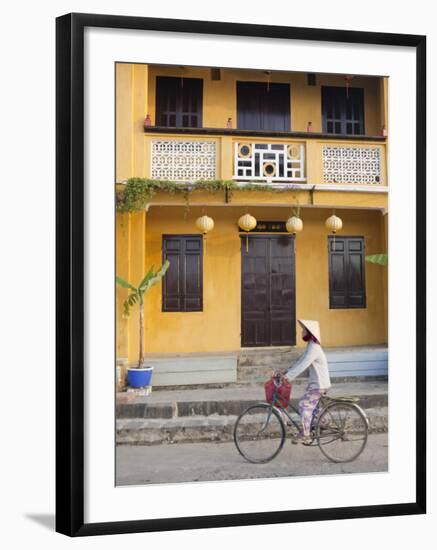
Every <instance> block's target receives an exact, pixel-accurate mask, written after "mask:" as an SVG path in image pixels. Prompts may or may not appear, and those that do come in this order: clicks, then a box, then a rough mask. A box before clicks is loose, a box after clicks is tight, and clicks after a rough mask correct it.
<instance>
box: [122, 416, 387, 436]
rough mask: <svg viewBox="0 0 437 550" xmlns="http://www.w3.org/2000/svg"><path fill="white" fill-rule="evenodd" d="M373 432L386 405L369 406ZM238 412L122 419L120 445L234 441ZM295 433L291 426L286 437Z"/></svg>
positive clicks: (379, 428)
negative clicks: (236, 413) (234, 413)
mask: <svg viewBox="0 0 437 550" xmlns="http://www.w3.org/2000/svg"><path fill="white" fill-rule="evenodd" d="M366 413H367V416H368V419H369V427H370V433H382V432H386V431H387V430H388V410H387V407H376V408H368V409H366ZM237 418H238V416H237V415H232V414H231V415H218V414H214V415H209V416H181V417H175V418H170V419H162V418H149V419H145V418H134V419H128V418H119V419H117V423H116V431H117V432H116V441H117V444H118V445H160V444H172V443H188V442H192V443H199V442H208V441H209V442H211V441H216V442H225V441H232V440H233V429H234V425H235V422H236V420H237ZM292 433H293V428H291V427H288V429H287V438H289V437H290V436H291V434H292Z"/></svg>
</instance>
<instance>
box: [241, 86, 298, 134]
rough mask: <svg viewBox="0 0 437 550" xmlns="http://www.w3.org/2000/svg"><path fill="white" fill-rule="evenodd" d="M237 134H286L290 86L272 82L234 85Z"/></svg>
mask: <svg viewBox="0 0 437 550" xmlns="http://www.w3.org/2000/svg"><path fill="white" fill-rule="evenodd" d="M237 126H238V128H239V129H240V130H271V131H278V132H289V131H290V86H289V85H288V84H283V83H278V82H272V83H270V85H269V86H268V87H267V83H266V82H237Z"/></svg>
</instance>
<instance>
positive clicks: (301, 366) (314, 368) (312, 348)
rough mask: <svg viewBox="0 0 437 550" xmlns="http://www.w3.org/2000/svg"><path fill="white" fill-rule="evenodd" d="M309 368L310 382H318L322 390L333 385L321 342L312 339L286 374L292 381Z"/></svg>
mask: <svg viewBox="0 0 437 550" xmlns="http://www.w3.org/2000/svg"><path fill="white" fill-rule="evenodd" d="M308 368H309V381H310V383H314V384H317V386H318V387H319V388H320V389H322V390H327V389H328V388H330V387H331V380H330V378H329V370H328V361H327V359H326V355H325V353H324V351H323V349H322V347H321V346H320V344H316V342H313V341H312V340H311V341H310V342H308V344H307V347H306V350H305V352H304V353H303V354H302V355H301V356H300V357H299V359H298V360H297V361H296V362H295V363H294V365H292V366H291V367H290V368H289V369H288V371H287V373H286V375H285V376H286V378H287V379H288V380H289V381H292V380H294V379H295V378H296V377H297V376H299V374H301V373H303V372H304V371H305V370H306V369H308Z"/></svg>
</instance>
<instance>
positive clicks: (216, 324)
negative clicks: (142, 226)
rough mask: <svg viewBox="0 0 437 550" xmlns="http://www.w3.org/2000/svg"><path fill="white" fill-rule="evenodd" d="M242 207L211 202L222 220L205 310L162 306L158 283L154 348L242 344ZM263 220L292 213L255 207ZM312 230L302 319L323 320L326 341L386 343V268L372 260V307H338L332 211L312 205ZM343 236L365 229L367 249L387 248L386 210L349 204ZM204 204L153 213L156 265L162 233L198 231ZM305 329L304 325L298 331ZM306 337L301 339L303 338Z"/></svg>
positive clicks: (300, 245)
mask: <svg viewBox="0 0 437 550" xmlns="http://www.w3.org/2000/svg"><path fill="white" fill-rule="evenodd" d="M245 212H246V210H245V209H244V208H242V207H228V208H219V207H212V208H209V209H208V211H207V213H208V215H209V216H212V217H213V218H214V221H215V228H214V230H213V231H212V232H211V233H209V234H208V236H207V244H206V252H205V257H204V275H203V284H204V310H203V312H189V313H185V312H162V311H161V309H162V306H161V292H162V290H161V287H155V288H153V289H152V290H151V292H150V293H149V295H148V299H147V306H146V351H147V352H148V353H188V352H211V351H231V350H237V349H239V348H240V325H241V252H240V238H239V235H238V231H237V226H236V221H237V219H238V217H239V216H241V215H242V214H244V213H245ZM250 212H251V214H253V215H254V216H255V217H256V218H257V219H260V220H284V219H285V218H286V217H287V215H288V212H287V210H286V209H284V208H266V207H259V208H256V207H253V208H251V209H250ZM301 214H302V218H303V220H304V231H303V232H302V233H301V234H299V235H298V237H297V242H296V313H297V317H298V318H299V317H300V318H309V319H313V318H314V319H318V320H319V321H320V323H321V330H322V335H323V343H324V345H325V346H353V345H366V344H382V343H385V342H386V321H385V307H384V302H385V300H384V286H383V283H382V277H381V273H382V272H383V270H384V269H385V268H383V267H381V266H374V265H369V264H366V288H367V307H366V308H365V309H353V310H352V309H350V310H330V309H329V291H328V289H329V286H328V285H329V280H328V249H327V232H326V230H325V227H324V222H325V219H326V218H327V217H328V216H329V215H330V214H331V211H330V210H324V209H320V210H319V209H304V210H302V212H301ZM338 214H339V215H341V217H342V219H343V223H344V231H342V233H341V234H343V235H363V236H364V237H365V240H366V253H367V254H372V253H377V252H380V251H381V247H382V246H383V243H382V237H381V231H380V229H381V223H382V222H381V218H382V214H381V213H380V212H376V211H368V212H363V211H358V210H344V211H341V213H338ZM200 215H202V209H201V208H200V207H191V209H190V212H189V213H188V215H187V216H186V217H185V218H184V210H183V208H181V207H151V208H150V210H149V212H148V220H147V226H148V230H147V245H146V248H147V255H146V263H147V264H148V265H151V264H154V265H159V264H160V262H161V261H162V251H161V244H162V235H163V234H169V233H170V234H178V233H180V234H186V233H198V231H197V230H196V228H195V223H194V222H195V219H196V218H197V217H198V216H200ZM298 334H299V332H298ZM302 344H303V343H302V342H301V341H300V339H299V338H298V345H302Z"/></svg>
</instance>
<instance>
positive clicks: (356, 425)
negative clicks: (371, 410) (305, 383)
mask: <svg viewBox="0 0 437 550" xmlns="http://www.w3.org/2000/svg"><path fill="white" fill-rule="evenodd" d="M367 434H368V423H367V418H366V416H365V415H364V413H363V411H362V410H361V409H360V408H359V407H358V406H357V405H354V404H353V403H347V402H346V403H340V402H337V403H332V404H331V405H328V406H327V407H326V408H325V409H324V410H323V411H322V413H321V415H320V417H319V420H318V423H317V428H316V438H317V442H318V445H319V448H320V450H321V451H322V453H323V454H324V455H325V456H326V457H327V458H329V460H331V461H332V462H352V460H355V459H356V458H357V457H358V456H359V455H360V454H361V453H362V452H363V449H364V447H365V446H366V442H367Z"/></svg>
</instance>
